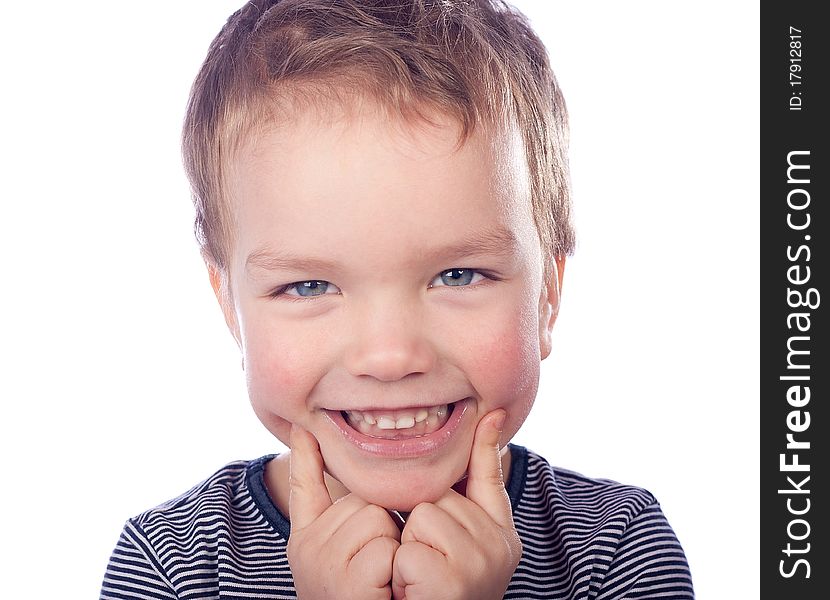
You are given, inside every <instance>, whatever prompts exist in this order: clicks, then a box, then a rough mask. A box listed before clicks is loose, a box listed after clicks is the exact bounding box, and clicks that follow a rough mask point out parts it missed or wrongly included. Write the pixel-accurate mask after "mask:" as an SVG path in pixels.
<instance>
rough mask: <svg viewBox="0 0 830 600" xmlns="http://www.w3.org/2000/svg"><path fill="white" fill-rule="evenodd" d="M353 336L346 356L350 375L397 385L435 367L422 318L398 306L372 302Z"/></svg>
mask: <svg viewBox="0 0 830 600" xmlns="http://www.w3.org/2000/svg"><path fill="white" fill-rule="evenodd" d="M352 333H353V335H352V336H351V341H350V343H349V345H348V347H347V350H346V353H345V359H344V360H345V367H346V369H347V370H348V371H349V373H351V374H352V375H354V376H356V377H359V376H368V377H372V378H374V379H377V380H379V381H397V380H399V379H403V378H404V377H406V376H407V375H412V374H417V373H427V372H428V371H430V370H431V369H432V368H433V366H434V365H435V350H434V348H433V346H432V344H431V343H430V340H429V339H428V336H427V332H426V329H425V324H424V322H423V317H422V315H421V314H420V312H419V311H417V310H407V309H406V308H405V307H403V306H402V305H401V304H400V303H395V302H393V301H388V302H385V303H380V302H373V303H372V305H371V306H366V307H364V309H363V310H362V311H361V315H360V316H359V317H358V318H356V319H355V320H354V322H353V330H352Z"/></svg>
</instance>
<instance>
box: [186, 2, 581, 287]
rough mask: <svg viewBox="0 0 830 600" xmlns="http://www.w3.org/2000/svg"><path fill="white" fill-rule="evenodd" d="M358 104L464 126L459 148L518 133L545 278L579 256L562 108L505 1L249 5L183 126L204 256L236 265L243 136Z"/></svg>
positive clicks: (221, 39)
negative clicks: (292, 110) (504, 130)
mask: <svg viewBox="0 0 830 600" xmlns="http://www.w3.org/2000/svg"><path fill="white" fill-rule="evenodd" d="M350 94H351V95H359V96H365V95H368V96H370V97H371V98H372V99H373V100H375V101H377V102H379V103H380V104H381V106H383V107H386V108H387V109H392V110H394V111H397V114H399V115H401V116H403V117H406V118H411V117H412V116H419V117H421V118H424V119H426V117H425V112H424V109H425V108H426V109H433V110H435V109H437V110H438V111H439V112H440V113H446V114H448V115H450V116H452V117H454V118H455V119H457V121H458V123H459V124H460V125H461V134H460V139H459V144H463V143H464V141H465V140H466V139H467V138H468V137H469V135H470V134H471V133H472V131H473V130H474V129H475V128H476V127H479V126H482V127H488V126H496V127H498V126H499V125H500V124H504V123H515V124H516V125H517V127H518V130H519V132H520V134H521V137H522V141H523V146H524V151H525V156H526V158H527V161H528V173H529V177H530V182H529V189H530V194H531V202H532V212H533V217H534V220H535V224H536V229H537V231H538V234H539V240H540V244H541V247H542V252H543V256H544V259H545V275H546V277H547V276H548V275H549V274H550V272H551V271H550V269H551V268H552V265H551V262H552V258H553V257H555V256H562V255H566V254H570V253H572V252H573V249H574V232H573V228H572V225H571V216H570V213H571V209H570V177H569V172H568V158H567V145H568V118H567V111H566V107H565V102H564V98H563V97H562V93H561V91H560V88H559V85H558V84H557V82H556V78H555V76H554V74H553V71H552V70H551V68H550V64H549V60H548V55H547V52H546V50H545V47H544V44H543V43H542V42H541V40H540V39H539V38H538V36H537V35H536V34H535V33H534V31H533V29H532V28H531V26H530V23H529V22H528V20H527V18H526V17H525V16H524V15H522V14H521V13H520V12H518V11H517V10H516V9H515V8H513V7H511V6H509V5H508V4H507V3H506V2H504V1H503V0H251V1H249V2H247V3H246V4H245V6H243V7H242V8H241V9H239V10H238V11H237V12H235V13H234V14H233V15H231V17H230V18H229V19H228V21H227V23H226V24H225V26H224V27H223V28H222V30H221V31H220V32H219V34H218V35H217V36H216V38H215V39H214V40H213V42H212V43H211V45H210V48H209V50H208V54H207V57H206V59H205V61H204V63H203V65H202V67H201V69H200V71H199V74H198V75H197V77H196V80H195V81H194V83H193V87H192V89H191V93H190V98H189V102H188V105H187V112H186V116H185V121H184V128H183V135H182V148H183V157H184V163H185V169H186V172H187V176H188V179H189V180H190V184H191V191H192V197H193V202H194V205H195V208H196V219H195V233H196V238H197V240H198V242H199V245H200V247H201V250H202V254H203V256H204V257H205V259H206V260H208V261H210V262H211V263H212V264H214V265H215V266H216V267H218V268H219V269H220V270H222V271H226V270H227V268H228V267H229V260H230V256H229V254H228V253H229V252H230V241H231V240H232V232H233V225H232V224H233V212H232V210H231V207H230V202H229V198H228V193H227V186H226V181H225V175H226V173H227V169H228V166H227V165H228V161H229V159H230V158H231V157H232V156H233V154H234V152H235V149H236V148H238V147H239V145H240V144H241V143H244V139H245V138H246V136H248V135H250V134H252V133H253V132H254V131H256V128H257V127H263V126H265V125H266V124H267V122H268V121H269V119H273V118H275V117H276V118H279V111H280V110H281V106H284V104H281V101H288V102H297V101H301V102H302V101H306V102H309V101H311V102H313V101H319V98H324V100H325V99H337V98H342V96H343V95H350ZM314 99H317V100H314ZM427 120H428V119H427Z"/></svg>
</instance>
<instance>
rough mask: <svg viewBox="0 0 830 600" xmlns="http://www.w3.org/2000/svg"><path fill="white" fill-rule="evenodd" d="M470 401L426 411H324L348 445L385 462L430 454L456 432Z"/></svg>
mask: <svg viewBox="0 0 830 600" xmlns="http://www.w3.org/2000/svg"><path fill="white" fill-rule="evenodd" d="M471 404H472V398H464V399H463V400H459V401H457V402H453V403H450V404H440V405H436V406H429V407H413V408H407V409H398V410H388V409H373V410H324V411H323V414H324V415H325V416H326V417H327V418H328V420H329V421H330V422H331V423H332V425H334V426H335V427H336V428H337V430H338V432H339V433H340V434H341V435H342V436H343V438H345V439H346V441H348V442H349V443H351V444H353V445H354V446H356V447H357V448H358V449H360V450H362V451H364V452H367V453H369V454H374V455H377V456H382V457H386V458H411V457H416V456H421V455H426V454H431V453H433V452H435V451H436V450H438V449H439V448H441V447H442V446H444V445H445V444H447V443H448V442H449V441H450V439H451V438H452V437H453V435H454V434H455V432H456V431H457V430H458V429H459V427H460V425H461V422H462V420H463V419H464V416H465V414H466V412H467V409H468V408H469V407H470V405H471Z"/></svg>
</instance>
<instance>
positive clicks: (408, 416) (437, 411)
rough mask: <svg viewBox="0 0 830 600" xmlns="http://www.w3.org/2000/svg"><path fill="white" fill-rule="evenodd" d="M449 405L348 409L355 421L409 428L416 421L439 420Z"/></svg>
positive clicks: (378, 426) (389, 427) (391, 427)
mask: <svg viewBox="0 0 830 600" xmlns="http://www.w3.org/2000/svg"><path fill="white" fill-rule="evenodd" d="M448 408H449V405H447V404H441V405H440V406H430V407H429V408H415V409H406V410H394V411H391V410H372V411H362V410H347V411H346V413H347V414H348V415H349V418H350V419H352V420H353V421H354V422H355V423H358V424H360V422H361V421H362V422H365V423H366V424H368V425H375V426H377V428H378V429H409V428H411V427H415V424H416V423H423V422H424V421H427V420H429V421H433V420H434V421H437V420H438V419H439V418H441V417H443V416H444V415H446V414H447V410H448Z"/></svg>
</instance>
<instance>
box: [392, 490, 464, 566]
mask: <svg viewBox="0 0 830 600" xmlns="http://www.w3.org/2000/svg"><path fill="white" fill-rule="evenodd" d="M464 501H465V502H468V501H467V500H464ZM409 542H420V543H422V544H426V545H427V546H430V547H432V548H435V549H436V550H438V551H439V552H440V553H441V554H443V555H446V556H461V555H462V554H463V553H464V552H465V551H466V550H467V549H469V548H470V545H471V544H473V542H474V540H473V539H472V537H471V535H470V532H469V531H468V530H467V529H465V528H464V526H463V525H462V524H461V523H459V522H458V521H457V520H456V519H455V518H454V517H453V516H452V515H450V514H449V513H448V512H447V511H446V510H444V509H443V508H441V507H440V506H438V505H436V504H430V503H428V502H424V503H423V504H419V505H418V506H416V507H415V508H414V509H413V511H412V512H411V513H410V515H409V519H407V521H406V526H405V527H404V528H403V533H401V544H406V543H409Z"/></svg>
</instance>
